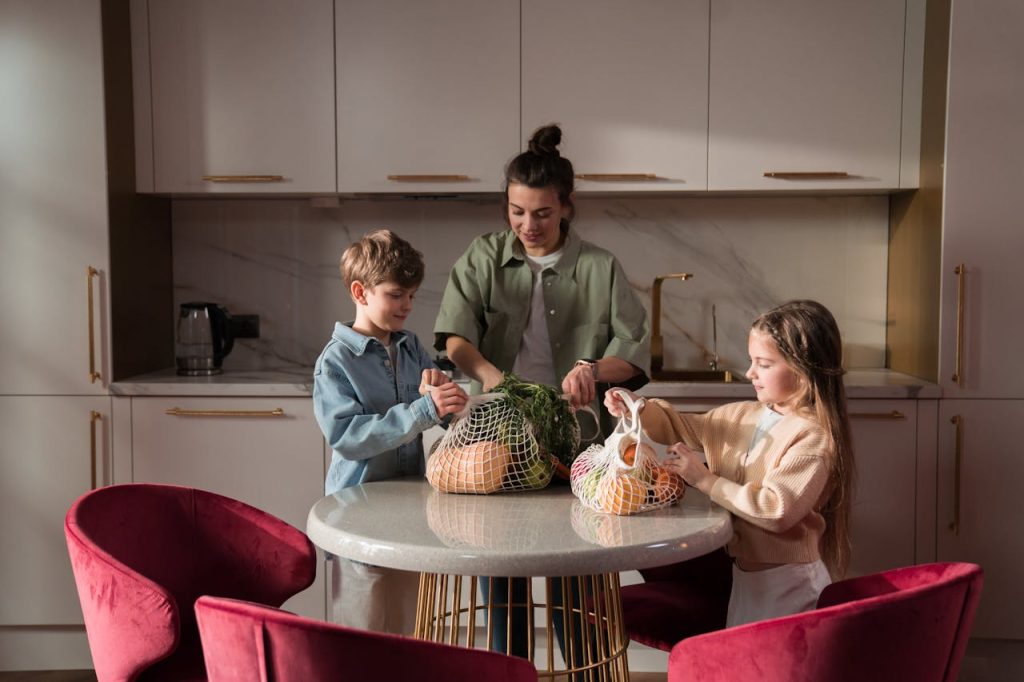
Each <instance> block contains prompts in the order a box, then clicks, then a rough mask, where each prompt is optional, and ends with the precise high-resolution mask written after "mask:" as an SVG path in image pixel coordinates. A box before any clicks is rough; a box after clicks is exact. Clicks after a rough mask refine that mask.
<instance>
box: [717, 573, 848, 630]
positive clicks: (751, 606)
mask: <svg viewBox="0 0 1024 682" xmlns="http://www.w3.org/2000/svg"><path fill="white" fill-rule="evenodd" d="M831 582H832V579H831V578H830V577H829V574H828V569H827V568H825V564H824V563H823V562H822V561H821V560H818V561H813V562H811V563H809V564H784V565H782V566H776V567H775V568H769V569H766V570H764V571H744V570H741V569H740V568H739V566H737V565H736V564H733V565H732V594H731V595H730V596H729V613H728V615H727V616H726V621H725V626H726V627H733V626H734V625H743V624H744V623H753V622H754V621H758V620H766V619H768V618H776V617H778V616H788V615H790V614H792V613H801V612H803V611H810V610H811V609H813V608H814V607H815V606H817V603H818V595H820V594H821V591H822V590H823V589H825V586H826V585H828V584H829V583H831Z"/></svg>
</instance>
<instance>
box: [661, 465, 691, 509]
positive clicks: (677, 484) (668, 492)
mask: <svg viewBox="0 0 1024 682" xmlns="http://www.w3.org/2000/svg"><path fill="white" fill-rule="evenodd" d="M685 492H686V484H685V483H684V482H683V477H682V476H680V475H679V474H677V473H676V472H674V471H669V470H668V469H665V468H663V467H657V468H656V470H655V476H654V500H655V502H656V503H668V504H674V503H676V502H678V501H679V500H681V499H683V493H685Z"/></svg>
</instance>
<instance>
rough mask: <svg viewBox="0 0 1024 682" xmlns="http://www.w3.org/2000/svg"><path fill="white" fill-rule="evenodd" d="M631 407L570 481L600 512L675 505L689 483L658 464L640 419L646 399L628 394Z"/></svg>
mask: <svg viewBox="0 0 1024 682" xmlns="http://www.w3.org/2000/svg"><path fill="white" fill-rule="evenodd" d="M622 399H623V401H624V402H625V403H626V407H627V410H628V411H627V412H626V413H625V414H623V415H622V418H620V419H619V423H618V424H616V425H615V431H613V432H612V434H611V435H610V436H608V439H607V440H605V442H604V445H591V446H590V447H589V448H587V449H586V450H584V451H583V452H582V453H581V454H580V456H579V457H577V458H576V461H575V462H573V464H572V469H571V471H570V474H569V481H570V483H571V485H572V492H573V494H574V495H576V497H577V498H579V500H580V502H582V503H583V504H585V505H586V506H587V507H589V508H590V509H593V510H595V511H601V512H607V513H609V514H617V515H620V516H626V515H629V514H636V513H638V512H644V511H649V510H651V509H658V508H660V507H665V506H668V505H670V504H675V503H676V502H678V501H679V500H681V499H682V497H683V493H684V492H685V491H686V485H685V484H684V483H683V479H682V477H681V476H679V475H678V474H676V473H675V472H672V471H669V470H668V469H666V468H665V467H663V466H662V465H661V464H659V463H658V454H657V451H656V450H655V449H654V447H653V446H652V445H651V443H650V441H649V439H648V438H647V436H646V435H644V431H643V427H642V426H641V424H640V410H641V408H642V407H643V400H637V401H634V400H632V399H631V398H630V397H629V396H627V395H625V394H623V395H622Z"/></svg>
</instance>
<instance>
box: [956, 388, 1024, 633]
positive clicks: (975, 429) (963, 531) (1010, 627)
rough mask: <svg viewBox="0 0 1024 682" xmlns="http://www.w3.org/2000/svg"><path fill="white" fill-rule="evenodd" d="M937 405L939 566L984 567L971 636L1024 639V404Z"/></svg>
mask: <svg viewBox="0 0 1024 682" xmlns="http://www.w3.org/2000/svg"><path fill="white" fill-rule="evenodd" d="M941 403H942V405H941V408H940V413H939V438H938V446H939V454H938V493H937V498H938V505H937V509H938V516H937V524H936V526H937V536H938V538H937V556H938V560H939V561H970V562H973V563H977V564H980V565H981V567H982V568H983V569H985V588H984V589H983V590H982V593H981V603H980V604H979V606H978V614H977V618H976V619H975V621H974V629H973V630H972V631H971V635H972V636H973V637H983V638H997V639H1018V640H1019V639H1024V621H1022V620H1021V618H1020V606H1021V604H1024V582H1022V581H1021V574H1020V568H1021V566H1024V533H1022V532H1021V528H1020V526H1019V523H1020V521H1019V519H1020V507H1021V503H1020V498H1021V495H1020V487H1021V481H1024V457H1021V454H1020V449H1021V448H1020V444H1021V443H1022V442H1024V400H955V399H954V400H949V399H943V400H942V401H941ZM1014 519H1018V520H1017V521H1014Z"/></svg>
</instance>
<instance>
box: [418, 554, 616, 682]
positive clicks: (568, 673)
mask: <svg viewBox="0 0 1024 682" xmlns="http://www.w3.org/2000/svg"><path fill="white" fill-rule="evenodd" d="M513 580H516V581H525V598H524V597H523V595H522V590H516V589H513V585H512V581H513ZM543 580H544V595H537V596H543V601H538V600H536V599H535V595H534V590H533V581H532V579H530V578H515V579H513V578H476V577H465V576H458V575H455V576H453V575H447V574H443V573H421V574H420V591H419V602H418V604H417V607H416V631H415V633H414V634H415V636H416V637H418V638H420V639H426V640H431V641H434V642H443V643H446V644H453V645H456V646H465V647H469V648H486V649H495V648H496V647H495V646H494V645H495V644H504V646H503V647H498V648H499V650H500V649H503V650H505V651H508V650H509V649H508V642H504V643H501V642H495V638H496V637H497V636H499V635H496V631H495V626H496V624H497V623H498V622H499V620H500V618H505V619H506V622H505V623H504V625H505V628H503V629H504V632H505V633H506V637H512V636H513V622H512V621H513V614H514V613H518V614H520V615H525V619H526V628H525V629H526V632H525V638H526V642H527V647H528V650H529V658H530V660H531V661H532V662H533V663H534V665H536V666H537V669H538V676H539V677H540V678H542V679H551V680H562V679H565V680H573V681H574V682H576V681H586V682H605V681H608V682H627V681H628V680H629V669H628V666H627V660H626V647H627V645H628V644H629V639H628V638H627V637H626V633H625V628H624V626H623V623H622V600H621V597H620V594H619V575H618V573H602V574H598V575H583V576H566V577H559V578H544V579H543ZM506 581H507V583H508V584H507V589H506V590H505V591H504V592H503V595H502V596H500V597H499V596H497V595H499V593H500V592H499V591H496V590H495V585H498V586H499V587H506V586H505V585H501V584H500V583H503V582H506ZM481 582H487V583H488V585H487V587H488V591H487V593H488V594H489V595H490V596H491V598H490V599H489V600H483V599H479V598H478V591H477V587H478V584H479V583H481ZM521 584H522V583H521V582H520V585H521ZM504 595H507V599H506V597H505V596H504ZM513 595H515V598H513ZM496 600H498V601H496ZM498 614H501V615H500V616H499V615H498ZM519 623H520V624H519V627H520V628H521V627H522V626H521V621H519ZM538 624H539V625H540V626H542V629H541V631H542V636H543V637H544V642H543V644H544V658H545V659H546V660H542V661H538V660H536V657H535V655H536V653H537V645H538V642H536V641H535V639H536V638H535V636H534V633H535V632H537V626H538ZM559 629H560V632H559ZM559 635H560V639H561V642H562V649H561V652H562V656H558V657H557V658H556V654H555V652H556V650H558V648H559V643H558V641H557V639H559V637H558V636H559Z"/></svg>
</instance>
